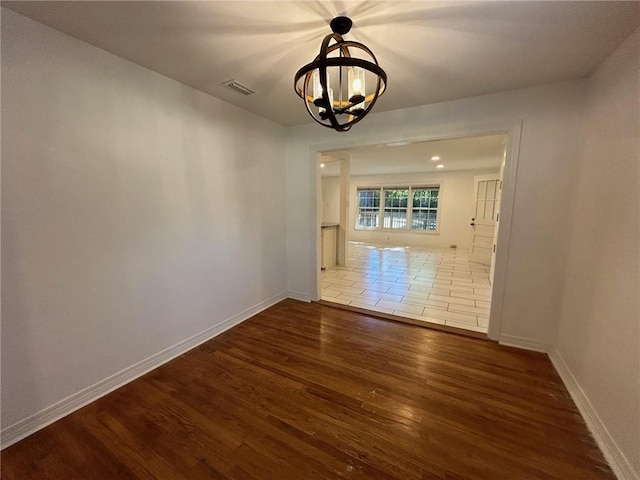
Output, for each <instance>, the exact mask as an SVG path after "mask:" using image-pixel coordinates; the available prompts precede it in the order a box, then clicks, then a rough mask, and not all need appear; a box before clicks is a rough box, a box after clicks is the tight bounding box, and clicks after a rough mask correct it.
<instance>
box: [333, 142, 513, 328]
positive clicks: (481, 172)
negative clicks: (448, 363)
mask: <svg viewBox="0 0 640 480" xmlns="http://www.w3.org/2000/svg"><path fill="white" fill-rule="evenodd" d="M505 148H506V138H505V135H487V136H480V137H463V138H454V139H447V140H434V141H430V142H410V141H404V142H394V143H392V144H388V145H376V146H372V147H366V148H355V149H351V150H347V151H337V152H326V153H325V154H323V156H322V157H321V159H320V162H321V163H320V172H321V177H322V188H321V196H322V199H321V203H320V204H321V207H322V208H321V211H322V212H321V213H322V215H321V216H322V224H321V231H322V255H321V258H322V265H321V268H322V283H321V289H322V291H321V298H322V300H324V301H326V302H329V303H334V304H335V303H337V304H340V305H347V306H350V307H354V308H359V309H364V310H372V311H376V312H378V313H385V314H390V315H393V316H394V317H401V319H403V320H409V321H414V323H415V322H418V323H417V324H418V325H419V324H421V323H425V322H426V323H427V324H428V325H429V326H430V327H433V326H434V325H446V326H448V327H453V328H458V329H462V330H465V332H479V333H487V328H488V324H489V311H490V303H491V285H492V283H493V279H492V278H491V274H492V272H493V269H492V264H493V263H494V262H493V257H494V255H492V254H493V253H495V251H494V247H493V246H494V244H495V243H496V242H497V238H494V237H496V234H497V230H496V227H497V222H496V219H497V218H498V217H499V203H500V202H499V200H500V186H501V181H502V179H501V171H502V170H503V169H502V168H501V167H502V164H503V162H504V154H505ZM341 169H348V172H349V176H348V178H347V177H345V181H347V182H348V187H347V189H346V190H347V192H348V198H347V199H345V200H343V201H341V197H340V194H341V191H342V190H341V188H340V182H341V181H342V178H341V175H340V171H341ZM340 208H344V209H346V212H345V213H344V214H343V217H344V218H346V219H347V226H346V228H345V233H346V235H345V238H344V239H342V241H343V242H345V241H346V246H343V245H341V246H340V247H341V249H344V250H345V251H346V252H347V253H346V256H345V257H346V262H344V263H342V262H341V263H338V259H339V258H340V255H338V254H337V250H338V244H337V242H338V233H337V230H338V229H339V228H340V218H341V215H340Z"/></svg>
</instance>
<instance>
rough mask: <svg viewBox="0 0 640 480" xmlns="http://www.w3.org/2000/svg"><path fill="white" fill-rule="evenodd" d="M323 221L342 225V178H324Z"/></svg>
mask: <svg viewBox="0 0 640 480" xmlns="http://www.w3.org/2000/svg"><path fill="white" fill-rule="evenodd" d="M320 208H322V216H321V218H322V221H323V222H328V223H340V177H323V178H322V205H321V206H320Z"/></svg>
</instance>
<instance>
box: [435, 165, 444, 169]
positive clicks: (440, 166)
mask: <svg viewBox="0 0 640 480" xmlns="http://www.w3.org/2000/svg"><path fill="white" fill-rule="evenodd" d="M436 168H444V165H442V164H440V165H436Z"/></svg>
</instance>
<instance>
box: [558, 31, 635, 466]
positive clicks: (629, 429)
mask: <svg viewBox="0 0 640 480" xmlns="http://www.w3.org/2000/svg"><path fill="white" fill-rule="evenodd" d="M639 79H640V31H639V30H636V32H635V33H634V34H633V35H632V36H631V37H630V38H629V39H628V40H627V41H626V42H625V43H624V44H623V45H622V46H621V47H620V48H619V49H618V50H617V51H616V52H615V53H614V54H613V55H612V56H611V57H609V58H608V59H607V60H606V61H605V62H604V63H603V64H602V65H601V66H600V67H599V68H598V69H597V71H596V72H595V74H594V75H593V77H592V78H591V81H590V85H589V96H588V99H587V110H586V127H585V136H584V145H583V152H582V154H581V155H580V161H579V162H578V168H577V171H576V172H575V173H574V182H575V190H574V201H573V203H574V208H573V210H572V212H571V215H570V216H567V220H568V222H569V224H570V229H571V235H570V238H569V246H570V248H569V249H568V257H567V262H566V263H567V268H566V278H565V283H564V289H563V294H564V298H563V302H562V308H561V309H560V321H559V328H558V337H557V341H556V345H555V347H556V350H557V353H558V354H559V355H560V357H561V358H562V359H563V361H564V363H565V364H566V366H567V367H568V369H569V370H570V371H571V373H572V375H573V376H574V377H575V380H576V382H577V383H578V385H579V387H580V388H581V389H582V391H583V392H584V394H585V395H586V397H587V398H588V400H589V402H590V403H591V405H592V406H593V408H594V409H595V411H596V413H597V415H598V416H599V418H600V420H601V421H602V423H603V424H604V425H605V428H606V429H607V430H608V432H609V434H610V435H611V437H612V438H613V441H614V442H615V443H616V444H617V446H618V447H619V449H620V450H621V451H622V452H623V454H624V455H625V456H626V458H627V461H628V462H629V464H630V465H631V466H632V468H633V469H635V478H640V307H639V302H640V300H639V298H640V280H639V277H640V255H639V251H640V235H639V234H640V223H639V219H640V195H639V190H640V170H639V169H640V140H639V138H640V120H639V116H640V111H639V106H640V89H639ZM621 478H622V477H621ZM624 478H633V477H624Z"/></svg>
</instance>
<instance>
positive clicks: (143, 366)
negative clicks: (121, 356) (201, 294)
mask: <svg viewBox="0 0 640 480" xmlns="http://www.w3.org/2000/svg"><path fill="white" fill-rule="evenodd" d="M285 298H287V295H285V294H284V293H282V294H279V295H276V296H274V297H271V298H270V299H268V300H265V301H264V302H260V303H258V304H256V305H254V306H253V307H249V308H247V309H246V310H244V311H242V312H240V313H238V314H236V315H233V316H232V317H230V318H228V319H226V320H223V321H222V322H220V323H218V324H217V325H214V326H213V327H210V328H208V329H206V330H204V331H203V332H200V333H198V334H196V335H194V336H192V337H190V338H187V339H186V340H183V341H181V342H178V343H176V344H175V345H173V346H171V347H169V348H167V349H165V350H162V351H161V352H158V353H156V354H154V355H151V356H150V357H148V358H146V359H144V360H142V361H141V362H138V363H136V364H135V365H131V366H130V367H127V368H125V369H124V370H121V371H120V372H118V373H115V374H113V375H111V376H110V377H107V378H105V379H104V380H100V381H99V382H98V383H95V384H94V385H91V386H90V387H87V388H85V389H83V390H80V391H79V392H76V393H74V394H73V395H70V396H68V397H67V398H65V399H63V400H61V401H59V402H57V403H55V404H53V405H51V406H49V407H47V408H45V409H43V410H41V411H39V412H37V413H34V414H33V415H31V416H29V417H27V418H25V419H23V420H20V421H18V422H16V423H14V424H13V425H11V426H9V427H7V428H4V429H2V432H0V437H1V438H2V440H1V449H5V448H7V447H8V446H10V445H13V444H14V443H16V442H19V441H20V440H22V439H23V438H25V437H28V436H29V435H31V434H33V433H35V432H37V431H38V430H41V429H42V428H44V427H46V426H47V425H50V424H52V423H53V422H55V421H57V420H60V419H61V418H62V417H66V416H67V415H69V414H70V413H73V412H75V411H76V410H78V409H80V408H82V407H84V406H85V405H88V404H89V403H91V402H94V401H96V400H97V399H99V398H100V397H103V396H104V395H106V394H108V393H110V392H112V391H114V390H116V389H118V388H120V387H122V386H123V385H125V384H127V383H129V382H131V381H132V380H135V379H136V378H138V377H141V376H142V375H144V374H145V373H148V372H150V371H151V370H153V369H155V368H158V367H159V366H161V365H163V364H165V363H167V362H169V361H170V360H173V359H174V358H176V357H178V356H180V355H182V354H183V353H185V352H187V351H189V350H191V349H192V348H195V347H197V346H198V345H200V344H202V343H204V342H206V341H207V340H210V339H212V338H213V337H215V336H217V335H220V334H221V333H223V332H224V331H226V330H229V329H230V328H232V327H234V326H236V325H238V324H239V323H242V322H244V321H245V320H247V319H249V318H250V317H252V316H254V315H256V314H257V313H259V312H261V311H263V310H265V309H267V308H269V307H271V306H272V305H275V304H276V303H278V302H280V301H282V300H284V299H285Z"/></svg>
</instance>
